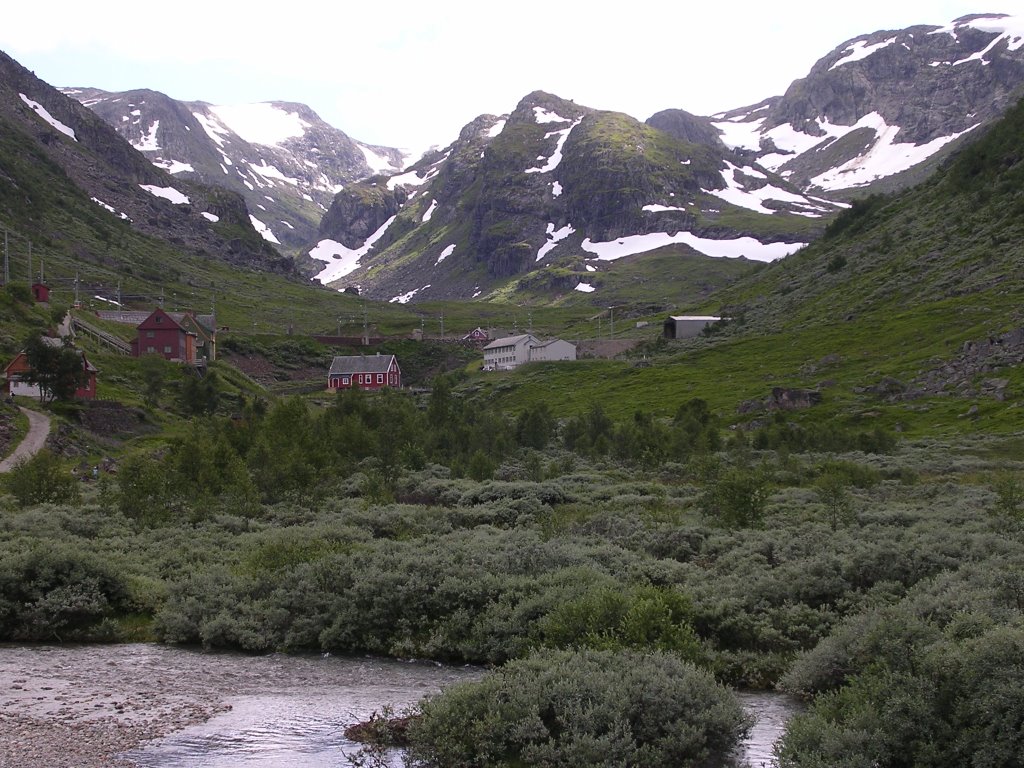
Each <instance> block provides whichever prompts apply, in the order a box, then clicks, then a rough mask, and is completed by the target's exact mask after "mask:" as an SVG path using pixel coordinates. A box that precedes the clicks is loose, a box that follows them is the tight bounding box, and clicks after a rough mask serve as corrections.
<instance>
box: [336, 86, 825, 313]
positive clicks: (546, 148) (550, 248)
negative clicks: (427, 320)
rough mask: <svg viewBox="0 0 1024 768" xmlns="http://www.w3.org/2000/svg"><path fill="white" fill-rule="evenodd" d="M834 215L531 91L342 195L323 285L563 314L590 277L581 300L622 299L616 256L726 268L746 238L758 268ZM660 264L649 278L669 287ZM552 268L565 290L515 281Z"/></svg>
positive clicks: (637, 126) (650, 134)
mask: <svg viewBox="0 0 1024 768" xmlns="http://www.w3.org/2000/svg"><path fill="white" fill-rule="evenodd" d="M834 210H836V207H835V206H832V205H831V204H830V203H828V202H827V201H823V200H819V199H815V200H812V199H808V198H805V197H803V196H802V195H801V194H800V193H799V191H798V190H796V189H795V188H794V187H793V186H792V185H791V184H789V182H787V181H786V180H785V179H782V178H781V177H779V176H777V175H775V174H771V173H768V172H766V171H764V170H763V169H759V168H754V167H752V166H750V165H749V164H748V163H746V162H745V161H744V160H742V158H741V157H740V156H739V155H736V154H735V153H733V152H732V151H731V150H728V149H726V148H725V147H724V146H722V145H719V146H717V147H712V146H707V145H703V144H696V143H692V142H688V141H685V140H683V139H680V138H677V137H675V136H672V135H670V134H668V133H665V132H663V131H660V130H657V129H655V128H652V127H651V126H649V125H646V124H644V123H641V122H639V121H637V120H635V119H633V118H631V117H629V116H627V115H624V114H621V113H618V112H605V111H600V110H595V109H590V108H588V107H584V106H581V105H578V104H576V103H574V102H571V101H568V100H565V99H560V98H558V97H557V96H553V95H551V94H547V93H543V92H540V91H538V92H534V93H531V94H529V95H528V96H526V97H525V98H524V99H523V100H522V101H521V102H520V103H519V105H518V106H517V107H516V108H515V110H514V111H513V112H512V113H511V114H510V115H508V116H507V117H503V118H499V117H495V116H490V115H484V116H481V117H480V118H477V119H476V120H475V121H473V122H472V123H470V124H469V125H467V126H466V127H465V128H464V129H463V131H462V133H461V135H460V137H459V139H458V140H457V141H456V142H455V143H454V144H452V145H451V146H450V147H448V148H447V149H446V150H445V152H443V153H436V154H434V155H432V156H427V157H425V158H424V159H423V160H422V161H421V162H420V163H418V164H417V165H415V166H414V167H413V168H412V170H411V171H410V172H407V173H405V174H402V175H399V176H393V177H390V178H385V177H375V178H373V179H368V180H366V181H364V182H361V183H360V184H358V185H352V186H349V187H348V188H346V189H345V190H344V191H342V192H341V193H340V194H339V195H338V196H337V197H336V199H335V202H334V204H333V205H332V208H331V210H330V211H329V212H328V213H327V215H325V217H324V220H323V222H322V224H321V231H320V237H321V246H323V247H324V248H325V250H324V252H323V253H322V254H321V255H319V256H316V258H318V259H322V260H323V261H326V262H327V267H326V268H324V270H323V271H322V272H320V273H319V275H318V277H319V279H320V280H322V281H323V282H325V283H327V284H329V285H332V286H335V287H345V286H350V285H358V286H359V287H360V288H361V289H362V290H363V291H364V293H365V294H366V295H369V296H372V297H374V298H378V299H385V300H387V299H392V298H395V297H398V296H415V299H416V300H417V301H423V300H429V299H454V298H463V299H465V298H477V299H480V300H488V299H491V300H493V299H494V298H496V297H500V298H503V299H505V298H509V297H514V299H515V300H517V301H526V300H530V301H544V300H547V301H560V300H562V299H564V297H565V295H566V292H567V291H572V290H573V288H574V286H575V285H577V284H579V283H581V282H583V283H586V284H587V285H588V286H589V287H591V288H592V287H594V283H592V282H591V281H589V280H587V278H588V275H590V274H593V273H595V272H596V273H599V274H600V276H601V277H602V278H603V279H602V280H600V281H599V282H600V284H601V286H602V287H601V288H600V289H598V290H596V291H591V293H592V294H593V295H591V296H590V297H588V298H586V299H584V301H587V302H589V303H591V304H592V305H594V306H602V305H604V306H607V305H608V304H609V303H618V302H620V301H624V300H626V299H627V297H628V291H624V290H622V288H624V287H626V286H628V285H629V280H628V279H626V280H620V279H618V278H617V273H619V272H620V268H619V264H618V263H617V262H618V261H619V260H620V259H621V258H624V257H626V255H627V254H628V255H639V254H647V253H650V252H651V251H654V250H656V249H657V248H659V247H661V246H664V245H668V244H670V243H674V244H675V245H676V246H677V251H679V252H683V253H691V254H697V253H701V254H703V255H710V256H721V255H723V254H722V253H720V252H718V251H721V249H722V248H723V247H724V245H725V244H726V243H731V242H734V241H737V240H738V239H739V238H747V240H745V241H744V242H746V244H747V245H746V247H745V255H748V256H750V257H751V258H752V259H759V260H762V261H763V260H765V258H770V257H767V256H766V254H765V253H764V249H765V248H766V247H767V246H769V245H772V246H774V247H776V248H785V247H786V246H787V245H788V244H793V243H803V242H808V241H810V240H811V239H813V238H814V237H815V236H817V235H818V234H820V232H821V230H822V228H823V226H824V224H823V222H824V220H825V217H826V216H827V215H829V214H831V213H832V212H834ZM645 235H652V236H653V239H651V240H646V239H644V236H645ZM659 238H660V239H659ZM685 238H689V240H687V239H685ZM332 243H333V246H332V245H331V244H332ZM332 247H333V249H334V250H333V251H332V250H331V248H332ZM792 247H794V248H795V247H796V246H792ZM611 251H615V252H614V253H612V252H611ZM743 252H744V248H742V247H737V248H736V249H734V252H733V253H730V254H729V255H733V256H739V255H740V254H741V253H743ZM355 254H358V256H356V255H355ZM334 259H337V262H336V263H333V264H332V262H333V261H334ZM335 267H337V268H336V269H335ZM671 267H672V265H671V264H669V263H667V262H662V263H661V265H660V269H659V271H658V275H657V276H658V277H659V278H660V279H662V280H667V281H672V280H676V279H677V275H676V274H675V272H674V271H673V270H672V268H671ZM551 269H555V270H559V271H560V272H559V277H560V278H561V279H560V280H557V281H549V283H550V287H549V288H548V289H547V290H546V291H541V290H538V281H536V280H529V279H527V280H525V281H523V280H522V279H523V278H524V276H530V275H533V274H534V273H536V272H538V271H541V270H548V271H550V270H551ZM737 271H738V272H742V271H746V270H744V269H737ZM604 278H606V279H604ZM541 282H543V281H541ZM519 285H523V286H524V287H525V291H524V293H523V294H522V295H519V294H517V290H518V287H519ZM577 300H580V299H579V297H577Z"/></svg>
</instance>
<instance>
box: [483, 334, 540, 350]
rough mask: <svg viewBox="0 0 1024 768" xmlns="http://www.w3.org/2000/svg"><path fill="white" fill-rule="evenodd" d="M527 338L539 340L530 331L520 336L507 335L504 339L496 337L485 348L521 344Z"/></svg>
mask: <svg viewBox="0 0 1024 768" xmlns="http://www.w3.org/2000/svg"><path fill="white" fill-rule="evenodd" d="M527 339H533V340H534V341H537V339H536V338H535V337H534V336H533V335H531V334H529V333H521V334H519V335H518V336H506V337H505V338H503V339H495V340H494V341H492V342H491V343H490V344H488V345H487V346H486V347H484V349H491V348H494V347H515V346H518V345H519V344H521V343H522V342H524V341H526V340H527Z"/></svg>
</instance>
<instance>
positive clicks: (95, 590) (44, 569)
mask: <svg viewBox="0 0 1024 768" xmlns="http://www.w3.org/2000/svg"><path fill="white" fill-rule="evenodd" d="M126 602H127V590H126V587H125V584H124V582H123V581H122V580H121V578H120V576H118V575H117V574H116V573H115V571H114V570H113V569H112V568H111V567H109V566H108V565H107V564H106V563H104V562H102V561H101V560H100V559H99V558H97V557H96V556H94V555H89V554H84V553H80V552H77V551H75V550H74V549H73V548H72V547H71V546H70V545H64V544H46V545H37V546H34V547H32V548H31V549H30V550H28V551H27V552H17V553H9V554H0V639H3V640H58V641H61V640H91V639H100V638H96V637H95V634H94V630H95V629H96V628H97V627H98V626H99V625H101V624H102V623H103V620H104V619H105V618H107V617H109V616H112V615H114V613H115V612H116V611H117V610H119V609H123V608H124V606H125V604H126Z"/></svg>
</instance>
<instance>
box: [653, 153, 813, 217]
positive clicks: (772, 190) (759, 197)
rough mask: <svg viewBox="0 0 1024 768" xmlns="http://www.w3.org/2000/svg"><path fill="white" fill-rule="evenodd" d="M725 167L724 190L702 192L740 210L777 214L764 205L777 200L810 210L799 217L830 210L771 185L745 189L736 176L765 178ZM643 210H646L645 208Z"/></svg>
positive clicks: (749, 168) (723, 174) (755, 172)
mask: <svg viewBox="0 0 1024 768" xmlns="http://www.w3.org/2000/svg"><path fill="white" fill-rule="evenodd" d="M725 165H726V169H725V170H724V171H722V178H723V179H724V180H725V184H726V188H725V189H705V190H704V191H705V192H706V193H707V194H709V195H714V196H715V197H717V198H719V199H720V200H724V201H725V202H727V203H732V204H733V205H737V206H739V207H741V208H746V209H747V210H751V211H757V212H758V213H767V214H775V213H778V210H777V209H774V208H769V207H768V206H766V205H765V203H766V202H767V201H769V200H777V201H779V202H784V203H797V204H800V205H802V206H806V207H808V208H810V210H804V211H803V212H801V214H800V215H802V216H822V215H824V214H825V213H827V212H828V211H829V210H830V209H829V208H828V207H819V206H818V205H815V204H814V203H812V202H811V201H810V200H809V199H808V198H806V197H804V196H803V195H798V194H796V193H794V192H790V191H788V190H785V189H780V188H779V187H775V186H772V185H771V184H768V185H765V186H763V187H759V188H757V189H747V188H746V187H745V186H744V185H743V183H742V182H740V181H738V180H737V178H736V176H737V174H740V175H746V176H751V177H754V178H760V179H764V178H767V177H766V176H765V175H764V174H763V173H760V172H759V171H757V170H755V169H754V168H751V167H749V166H747V167H744V168H739V167H737V166H735V165H733V164H732V163H730V162H729V161H728V160H727V161H726V163H725ZM644 210H646V207H645V209H644ZM815 211H816V213H815Z"/></svg>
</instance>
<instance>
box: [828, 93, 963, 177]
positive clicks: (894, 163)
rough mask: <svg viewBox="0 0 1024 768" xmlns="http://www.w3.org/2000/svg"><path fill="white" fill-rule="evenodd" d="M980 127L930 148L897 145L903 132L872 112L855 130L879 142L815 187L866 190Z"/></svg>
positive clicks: (941, 139)
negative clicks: (867, 132) (871, 132)
mask: <svg viewBox="0 0 1024 768" xmlns="http://www.w3.org/2000/svg"><path fill="white" fill-rule="evenodd" d="M978 125H979V124H975V125H972V126H971V127H970V128H968V129H967V130H965V131H961V132H960V133H954V134H952V135H951V136H941V137H939V138H937V139H934V140H933V141H929V142H928V143H927V144H920V145H917V144H899V143H897V142H896V134H898V133H899V132H900V128H899V126H890V125H887V124H886V122H885V119H884V118H883V117H882V116H881V115H879V114H878V113H877V112H872V113H871V114H870V115H865V116H864V117H862V118H861V119H860V120H859V121H858V122H857V125H856V126H855V127H861V126H868V127H870V128H873V129H874V131H875V133H876V135H877V136H878V141H876V142H875V143H874V145H873V146H872V147H871V148H870V149H869V150H868V151H867V152H866V153H864V154H862V155H860V156H859V157H855V158H854V159H853V160H850V161H849V162H847V163H844V164H843V165H841V166H839V167H838V168H833V169H831V170H829V171H827V172H825V173H823V174H821V175H820V176H816V177H814V178H813V179H811V184H812V185H814V186H817V187H821V188H822V189H828V190H837V189H849V188H851V187H862V186H864V185H866V184H870V183H871V182H872V181H877V180H878V179H881V178H884V177H886V176H892V175H894V174H897V173H901V172H902V171H905V170H907V169H909V168H912V167H913V166H915V165H917V164H918V163H922V162H924V161H925V160H927V159H928V158H929V157H931V156H932V155H934V154H935V153H936V152H938V151H939V150H940V149H942V148H943V147H944V146H946V145H947V144H949V142H951V141H955V140H956V139H958V138H960V137H961V136H963V135H964V134H965V133H969V132H970V131H973V130H974V129H975V128H977V127H978Z"/></svg>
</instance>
